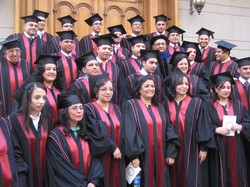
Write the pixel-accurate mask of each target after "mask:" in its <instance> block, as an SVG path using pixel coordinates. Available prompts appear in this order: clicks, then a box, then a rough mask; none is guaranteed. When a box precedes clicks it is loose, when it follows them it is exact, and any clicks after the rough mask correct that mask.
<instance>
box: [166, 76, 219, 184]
mask: <svg viewBox="0 0 250 187" xmlns="http://www.w3.org/2000/svg"><path fill="white" fill-rule="evenodd" d="M165 84H166V89H167V92H166V93H167V96H168V98H169V99H168V100H167V101H165V102H164V103H163V105H164V108H165V110H166V112H167V114H168V115H169V117H170V122H171V124H172V125H173V127H174V129H175V131H176V132H177V133H178V135H179V137H180V144H181V146H180V149H179V150H178V154H177V157H176V158H175V163H174V165H173V166H172V167H171V177H172V186H173V187H180V186H182V187H191V186H196V187H202V186H204V185H203V182H205V183H206V181H207V180H208V179H207V177H206V178H205V177H203V176H202V172H203V171H205V172H207V170H208V168H202V165H203V164H204V163H203V162H204V161H205V159H206V156H207V152H208V149H209V148H211V149H213V148H216V146H215V142H214V140H213V135H212V133H211V129H210V126H209V124H208V120H207V118H208V115H207V113H206V109H205V105H204V103H203V102H202V100H201V99H199V98H197V97H191V96H189V85H190V83H189V79H188V77H187V76H186V75H185V74H183V73H181V72H179V73H178V72H173V73H171V75H169V77H167V80H166V81H165ZM202 180H205V181H202Z"/></svg>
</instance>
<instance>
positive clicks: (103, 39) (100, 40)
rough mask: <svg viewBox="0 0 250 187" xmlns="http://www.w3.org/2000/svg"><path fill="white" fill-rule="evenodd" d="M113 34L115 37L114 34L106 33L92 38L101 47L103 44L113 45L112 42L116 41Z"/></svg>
mask: <svg viewBox="0 0 250 187" xmlns="http://www.w3.org/2000/svg"><path fill="white" fill-rule="evenodd" d="M112 36H113V37H114V35H110V34H105V35H101V36H99V37H97V38H92V40H93V41H94V42H95V43H96V45H97V47H99V46H101V45H110V46H111V44H113V43H114V40H113V38H112ZM115 36H116V35H115Z"/></svg>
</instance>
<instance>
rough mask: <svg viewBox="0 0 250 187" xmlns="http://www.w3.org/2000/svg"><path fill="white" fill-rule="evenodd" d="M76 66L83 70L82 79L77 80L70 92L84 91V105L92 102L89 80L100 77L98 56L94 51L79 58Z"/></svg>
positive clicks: (71, 86)
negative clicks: (96, 76)
mask: <svg viewBox="0 0 250 187" xmlns="http://www.w3.org/2000/svg"><path fill="white" fill-rule="evenodd" d="M75 62H76V65H77V67H78V69H79V70H81V77H79V78H78V79H76V80H75V81H74V82H73V83H72V84H71V85H70V87H69V90H76V89H82V91H83V94H82V99H83V101H84V103H89V102H90V88H89V79H90V77H91V76H95V75H98V72H99V63H98V62H97V61H96V56H95V55H94V53H93V52H92V51H90V52H88V53H86V54H83V55H81V56H79V57H78V58H77V59H76V60H75Z"/></svg>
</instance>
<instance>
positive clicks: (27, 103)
mask: <svg viewBox="0 0 250 187" xmlns="http://www.w3.org/2000/svg"><path fill="white" fill-rule="evenodd" d="M27 87H28V89H27V90H25V92H24V94H23V96H22V105H21V109H20V110H21V112H22V115H23V116H24V120H23V123H24V127H25V129H26V130H27V131H29V128H30V111H31V95H32V93H33V91H34V90H35V89H36V88H41V89H43V90H44V91H45V92H46V88H45V86H44V85H43V84H41V83H39V82H32V83H29V84H28V85H27ZM40 121H41V122H42V124H43V125H44V127H45V129H46V130H47V129H48V127H49V124H48V123H49V120H48V115H46V114H45V110H44V107H43V109H42V110H41V117H40Z"/></svg>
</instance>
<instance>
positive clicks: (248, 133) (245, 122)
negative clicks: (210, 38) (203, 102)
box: [207, 72, 250, 187]
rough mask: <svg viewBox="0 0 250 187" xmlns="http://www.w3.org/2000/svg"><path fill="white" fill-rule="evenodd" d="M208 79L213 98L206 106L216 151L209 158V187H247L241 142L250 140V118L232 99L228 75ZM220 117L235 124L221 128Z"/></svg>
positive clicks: (244, 159) (223, 74) (232, 81)
mask: <svg viewBox="0 0 250 187" xmlns="http://www.w3.org/2000/svg"><path fill="white" fill-rule="evenodd" d="M210 78H211V81H212V83H213V93H214V95H213V97H212V99H211V100H210V102H208V103H207V111H208V112H209V116H210V124H211V125H212V127H213V132H214V136H215V140H216V144H217V146H218V149H217V151H214V152H211V155H210V163H211V169H210V172H211V173H210V175H211V178H210V185H211V186H215V187H216V186H220V187H228V186H233V187H247V186H249V184H248V177H249V176H248V175H247V169H246V167H247V166H246V158H245V152H244V145H243V138H245V139H246V140H248V141H249V140H250V116H249V114H248V112H247V111H246V108H245V107H244V106H243V104H242V103H241V102H240V101H239V100H237V99H234V98H233V96H232V84H235V82H234V80H233V77H232V76H231V74H230V72H225V73H221V74H217V75H214V76H211V77H210ZM224 115H229V116H236V122H232V123H231V124H230V125H229V126H227V127H225V126H223V120H224V119H223V118H224V117H223V116H224ZM230 132H231V134H232V135H229V133H230Z"/></svg>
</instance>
